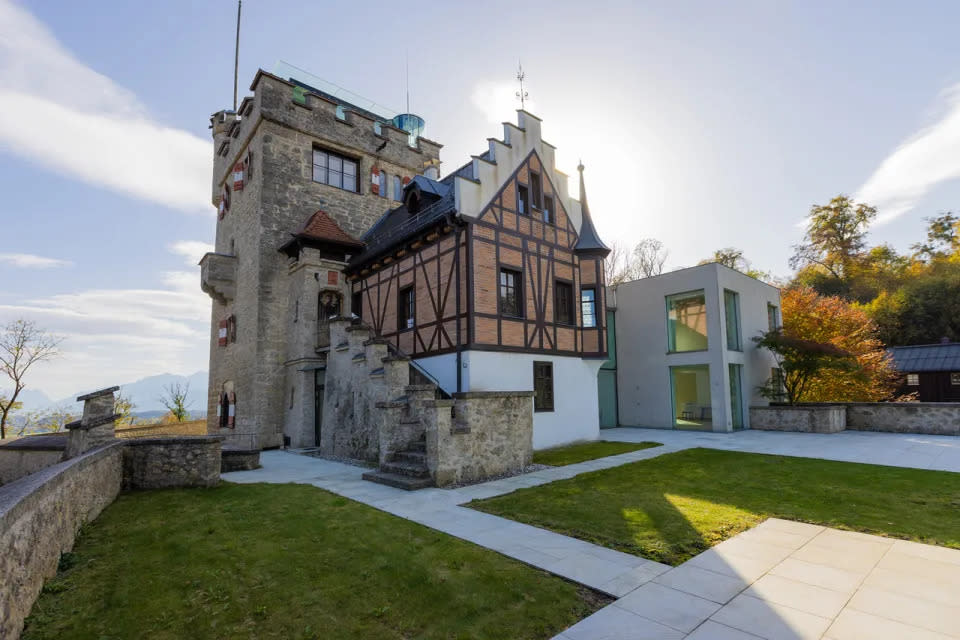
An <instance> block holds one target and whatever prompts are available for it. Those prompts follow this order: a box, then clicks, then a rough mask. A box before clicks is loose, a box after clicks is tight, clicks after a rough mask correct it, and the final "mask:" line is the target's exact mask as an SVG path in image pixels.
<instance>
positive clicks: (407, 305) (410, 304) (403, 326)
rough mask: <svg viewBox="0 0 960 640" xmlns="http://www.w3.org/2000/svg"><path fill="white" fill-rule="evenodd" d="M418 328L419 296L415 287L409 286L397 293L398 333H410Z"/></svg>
mask: <svg viewBox="0 0 960 640" xmlns="http://www.w3.org/2000/svg"><path fill="white" fill-rule="evenodd" d="M407 314H409V315H407ZM416 326H417V295H416V292H415V290H414V288H413V285H412V284H409V285H407V286H405V287H402V288H401V289H400V291H398V292H397V331H409V330H410V329H413V328H415V327H416Z"/></svg>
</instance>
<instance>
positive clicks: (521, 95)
mask: <svg viewBox="0 0 960 640" xmlns="http://www.w3.org/2000/svg"><path fill="white" fill-rule="evenodd" d="M526 77H527V74H526V73H524V72H523V65H522V64H520V62H519V61H517V81H518V82H520V91H517V97H518V98H520V108H521V109H526V102H527V98H529V97H530V96H529V95H528V94H527V92H526V91H524V90H523V80H524V78H526Z"/></svg>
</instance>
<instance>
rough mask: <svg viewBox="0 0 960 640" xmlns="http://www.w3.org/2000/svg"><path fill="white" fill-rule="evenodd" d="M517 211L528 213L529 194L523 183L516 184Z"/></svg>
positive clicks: (523, 213)
mask: <svg viewBox="0 0 960 640" xmlns="http://www.w3.org/2000/svg"><path fill="white" fill-rule="evenodd" d="M517 213H519V214H520V215H523V216H526V215H530V196H529V192H528V190H527V185H525V184H518V185H517Z"/></svg>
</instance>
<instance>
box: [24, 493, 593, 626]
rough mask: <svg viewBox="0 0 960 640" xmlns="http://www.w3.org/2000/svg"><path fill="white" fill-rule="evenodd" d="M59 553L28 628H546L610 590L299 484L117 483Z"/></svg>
mask: <svg viewBox="0 0 960 640" xmlns="http://www.w3.org/2000/svg"><path fill="white" fill-rule="evenodd" d="M64 560H65V561H62V562H61V572H60V573H59V574H58V575H57V577H56V578H54V579H53V580H51V581H50V582H48V583H47V585H46V586H45V587H44V592H43V594H42V595H41V596H40V599H39V600H38V601H37V603H36V604H35V605H34V608H33V611H32V613H31V615H30V618H29V619H28V620H27V626H26V630H25V632H24V634H23V638H24V639H25V640H38V639H41V638H49V639H53V638H57V639H60V638H71V639H72V640H85V639H90V640H112V639H124V640H125V639H127V638H139V639H152V640H160V639H162V640H166V639H173V638H190V639H191V640H204V639H212V638H230V639H235V638H251V639H253V638H256V639H258V640H259V639H269V638H276V639H280V638H282V639H284V640H287V639H305V638H311V639H312V638H323V639H325V640H326V639H328V638H378V639H380V638H386V639H391V638H397V639H399V638H457V639H461V638H462V639H467V638H549V637H551V636H553V635H554V634H556V633H558V632H560V631H561V630H563V629H564V628H566V627H567V626H569V625H571V624H573V623H574V622H576V621H577V620H579V619H581V618H583V617H584V616H586V615H588V614H589V613H591V612H592V611H594V610H596V609H597V608H599V607H600V606H602V605H603V604H606V601H605V600H604V599H603V598H600V597H598V596H596V595H595V594H592V593H590V592H587V591H585V590H583V589H582V588H580V587H578V586H576V585H574V584H571V583H569V582H566V581H564V580H562V579H560V578H557V577H555V576H551V575H549V574H547V573H545V572H543V571H539V570H537V569H534V568H531V567H529V566H527V565H524V564H522V563H520V562H516V561H514V560H511V559H509V558H506V557H504V556H502V555H499V554H497V553H495V552H493V551H489V550H487V549H483V548H481V547H478V546H475V545H473V544H470V543H468V542H465V541H462V540H459V539H457V538H453V537H451V536H448V535H445V534H442V533H439V532H436V531H433V530H431V529H428V528H426V527H423V526H420V525H417V524H415V523H412V522H409V521H407V520H402V519H400V518H397V517H394V516H391V515H389V514H386V513H383V512H381V511H377V510H375V509H372V508H370V507H367V506H365V505H362V504H359V503H357V502H353V501H350V500H347V499H345V498H342V497H339V496H336V495H333V494H331V493H328V492H326V491H322V490H320V489H317V488H314V487H310V486H302V485H231V484H223V485H221V486H220V487H217V488H215V489H190V490H171V491H155V492H143V493H128V494H123V495H121V496H120V498H119V499H118V500H117V501H116V502H115V503H114V504H113V505H111V506H110V507H109V508H108V509H106V510H105V511H104V513H103V514H102V515H101V516H100V517H99V518H98V519H97V520H96V521H94V522H93V523H92V524H90V525H88V526H87V527H85V529H84V532H83V534H82V535H81V537H80V539H79V541H78V542H77V545H76V547H75V549H74V551H73V553H72V554H69V555H65V556H64Z"/></svg>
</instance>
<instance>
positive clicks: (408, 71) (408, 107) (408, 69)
mask: <svg viewBox="0 0 960 640" xmlns="http://www.w3.org/2000/svg"><path fill="white" fill-rule="evenodd" d="M407 113H410V49H407Z"/></svg>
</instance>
